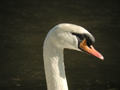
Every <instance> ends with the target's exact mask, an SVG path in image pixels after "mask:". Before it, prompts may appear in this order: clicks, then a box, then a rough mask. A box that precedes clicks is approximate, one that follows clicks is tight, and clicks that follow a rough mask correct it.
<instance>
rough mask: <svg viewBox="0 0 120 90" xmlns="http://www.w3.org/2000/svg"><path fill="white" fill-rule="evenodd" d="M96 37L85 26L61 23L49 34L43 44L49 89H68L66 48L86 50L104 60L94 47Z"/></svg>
mask: <svg viewBox="0 0 120 90" xmlns="http://www.w3.org/2000/svg"><path fill="white" fill-rule="evenodd" d="M94 42H95V38H94V37H93V35H92V34H91V33H89V32H88V31H87V30H86V29H85V28H83V27H81V26H79V25H75V24H70V23H61V24H58V25H56V26H54V27H53V28H52V29H51V30H50V31H49V32H48V34H47V36H46V38H45V40H44V44H43V59H44V68H45V75H46V82H47V89H48V90H68V85H67V80H66V75H65V66H64V54H63V53H64V48H67V49H73V50H77V51H82V52H86V53H88V54H91V55H93V56H96V57H97V58H99V59H101V60H103V59H104V57H103V56H102V55H101V54H100V53H99V52H98V51H97V50H95V48H94V47H93V43H94Z"/></svg>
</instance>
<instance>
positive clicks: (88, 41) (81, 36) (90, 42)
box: [72, 33, 93, 47]
mask: <svg viewBox="0 0 120 90" xmlns="http://www.w3.org/2000/svg"><path fill="white" fill-rule="evenodd" d="M72 35H75V36H76V37H77V39H78V44H80V43H81V41H83V40H84V39H86V41H87V46H89V47H90V45H92V44H93V42H92V40H91V39H90V37H89V35H87V34H78V33H72Z"/></svg>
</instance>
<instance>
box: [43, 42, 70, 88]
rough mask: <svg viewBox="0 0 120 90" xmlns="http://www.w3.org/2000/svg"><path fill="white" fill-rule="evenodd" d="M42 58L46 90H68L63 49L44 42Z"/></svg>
mask: <svg viewBox="0 0 120 90" xmlns="http://www.w3.org/2000/svg"><path fill="white" fill-rule="evenodd" d="M43 57H44V67H45V75H46V81H47V88H48V90H68V86H67V81H66V75H65V68H64V59H63V49H61V48H57V47H55V46H54V45H52V44H51V43H48V42H46V43H44V47H43Z"/></svg>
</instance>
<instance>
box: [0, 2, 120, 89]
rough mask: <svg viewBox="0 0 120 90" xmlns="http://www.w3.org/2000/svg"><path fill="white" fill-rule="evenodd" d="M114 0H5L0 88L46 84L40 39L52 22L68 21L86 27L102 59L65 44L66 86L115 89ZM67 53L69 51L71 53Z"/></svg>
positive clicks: (116, 31)
mask: <svg viewBox="0 0 120 90" xmlns="http://www.w3.org/2000/svg"><path fill="white" fill-rule="evenodd" d="M119 19H120V17H119V6H118V2H117V1H116V0H114V2H113V1H112V0H109V2H108V1H104V2H102V1H95V0H94V1H93V2H91V1H89V0H84V1H81V0H77V1H75V0H69V2H67V1H64V0H63V1H51V2H50V1H48V2H47V1H39V0H34V1H33V0H29V2H28V1H24V0H22V1H11V0H10V1H7V2H4V1H3V2H2V3H1V14H0V37H1V38H0V43H1V44H0V49H1V50H0V72H1V74H0V89H1V90H3V89H5V88H6V89H9V90H19V89H20V90H26V89H29V90H33V89H34V90H46V81H45V75H44V68H43V67H44V66H43V58H42V45H43V40H44V38H45V36H46V34H47V32H48V31H49V29H51V28H52V27H53V26H54V25H56V24H58V23H63V22H68V23H74V24H78V25H81V26H83V27H85V28H86V29H88V30H89V31H90V32H91V33H92V34H93V35H94V36H95V38H96V43H95V45H94V46H95V47H96V48H97V49H98V50H99V51H100V52H101V53H102V54H103V55H104V57H105V61H100V60H99V59H97V58H95V57H92V56H89V55H87V54H84V53H80V52H77V51H72V50H65V65H66V74H67V80H68V85H69V88H70V90H118V89H119V80H120V78H119V76H120V69H119V68H120V60H119V59H120V56H119V55H118V54H119V49H120V43H119V35H118V34H119V29H120V27H119V24H120V22H119V21H120V20H119ZM71 56H72V57H71Z"/></svg>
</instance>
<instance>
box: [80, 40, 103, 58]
mask: <svg viewBox="0 0 120 90" xmlns="http://www.w3.org/2000/svg"><path fill="white" fill-rule="evenodd" d="M80 48H81V49H82V50H83V51H85V52H87V53H89V54H91V55H93V56H95V57H97V58H99V59H101V60H104V57H103V56H102V54H100V53H99V52H98V51H97V50H95V49H94V47H93V46H92V45H91V46H90V47H89V46H87V41H86V39H84V40H83V41H82V42H81V43H80Z"/></svg>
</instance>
